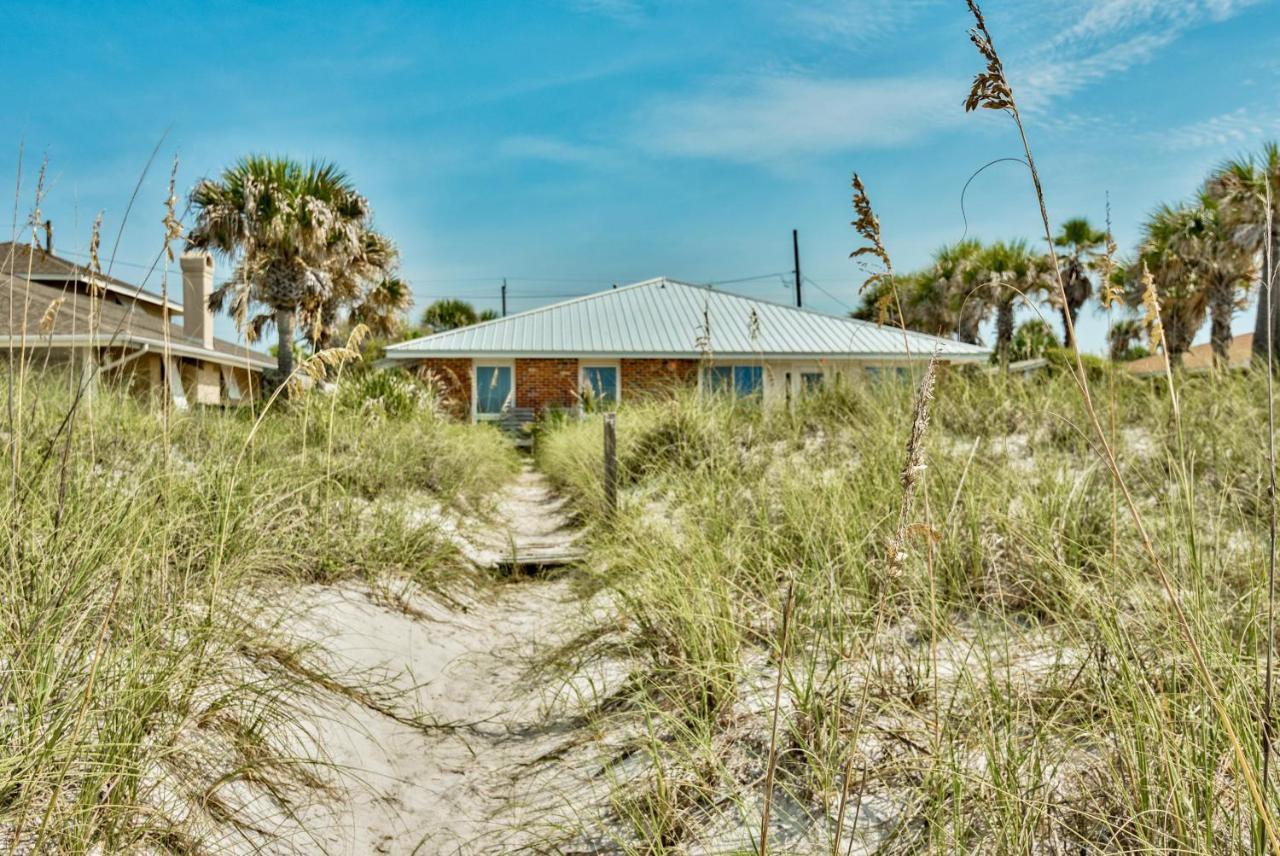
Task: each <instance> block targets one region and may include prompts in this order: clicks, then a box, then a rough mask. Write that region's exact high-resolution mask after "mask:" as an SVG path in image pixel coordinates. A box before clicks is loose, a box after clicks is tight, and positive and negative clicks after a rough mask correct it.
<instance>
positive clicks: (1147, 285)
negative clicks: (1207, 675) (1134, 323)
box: [1142, 261, 1164, 351]
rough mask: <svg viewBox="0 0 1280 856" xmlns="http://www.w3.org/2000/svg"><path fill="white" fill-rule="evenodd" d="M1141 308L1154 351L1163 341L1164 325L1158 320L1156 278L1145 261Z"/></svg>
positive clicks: (1158, 302)
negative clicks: (1143, 311)
mask: <svg viewBox="0 0 1280 856" xmlns="http://www.w3.org/2000/svg"><path fill="white" fill-rule="evenodd" d="M1142 308H1143V309H1144V310H1145V315H1144V317H1143V321H1144V322H1145V323H1146V325H1147V330H1148V331H1149V334H1150V336H1151V350H1153V351H1154V350H1155V349H1156V348H1159V347H1160V345H1161V344H1162V343H1163V342H1164V325H1163V324H1162V323H1161V322H1160V297H1159V295H1158V294H1157V293H1156V278H1155V277H1154V276H1152V275H1151V271H1150V269H1148V268H1147V263H1146V261H1143V263H1142Z"/></svg>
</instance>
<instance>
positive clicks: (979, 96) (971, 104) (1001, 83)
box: [964, 0, 1013, 113]
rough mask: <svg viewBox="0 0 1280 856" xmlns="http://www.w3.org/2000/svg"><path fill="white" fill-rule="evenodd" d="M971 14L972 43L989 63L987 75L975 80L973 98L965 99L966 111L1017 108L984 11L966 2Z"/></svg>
mask: <svg viewBox="0 0 1280 856" xmlns="http://www.w3.org/2000/svg"><path fill="white" fill-rule="evenodd" d="M966 2H967V3H968V4H969V11H970V12H972V13H973V20H974V25H973V27H972V28H970V30H969V40H970V41H972V42H973V45H974V47H976V48H977V49H978V53H980V54H982V57H983V59H985V60H986V61H987V69H986V71H983V72H980V73H978V74H977V75H976V76H975V77H974V78H973V86H972V88H970V90H969V97H968V98H966V99H965V102H964V109H965V112H966V113H968V112H970V111H973V110H976V109H978V108H979V107H984V108H986V109H988V110H1007V109H1009V108H1012V107H1013V90H1012V89H1011V88H1010V87H1009V81H1008V78H1006V77H1005V74H1004V64H1003V63H1002V62H1000V55H999V54H998V53H996V49H995V45H994V44H992V42H991V33H989V32H987V22H986V21H985V20H983V17H982V10H981V9H979V8H978V4H977V3H975V2H974V0H966Z"/></svg>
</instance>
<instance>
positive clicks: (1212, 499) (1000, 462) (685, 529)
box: [538, 369, 1275, 854]
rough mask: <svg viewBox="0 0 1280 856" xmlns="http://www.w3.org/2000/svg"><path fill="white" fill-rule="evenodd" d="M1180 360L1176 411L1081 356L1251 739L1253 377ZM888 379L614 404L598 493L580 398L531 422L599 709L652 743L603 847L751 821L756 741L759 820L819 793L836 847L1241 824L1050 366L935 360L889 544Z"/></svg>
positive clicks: (1160, 843) (1190, 664)
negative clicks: (557, 486)
mask: <svg viewBox="0 0 1280 856" xmlns="http://www.w3.org/2000/svg"><path fill="white" fill-rule="evenodd" d="M1100 371H1102V370H1101V369H1100ZM917 380H918V377H917ZM1177 384H1178V390H1177V391H1178V397H1179V401H1178V403H1179V406H1180V418H1179V417H1178V415H1176V414H1175V410H1174V407H1173V402H1172V400H1171V398H1170V395H1169V393H1168V389H1167V387H1166V386H1165V385H1163V382H1162V383H1159V384H1156V383H1149V382H1146V381H1138V380H1135V379H1133V378H1130V377H1127V376H1123V375H1120V376H1117V375H1115V374H1114V373H1112V372H1111V371H1109V370H1108V371H1105V373H1104V374H1103V375H1101V379H1100V382H1096V383H1095V384H1094V395H1095V401H1096V403H1097V406H1098V408H1099V410H1100V416H1101V421H1102V422H1103V423H1104V426H1106V428H1107V431H1108V433H1109V435H1111V439H1112V442H1113V445H1114V446H1115V447H1116V448H1117V449H1118V450H1119V452H1118V456H1119V460H1120V462H1121V468H1122V472H1123V474H1124V477H1125V479H1126V482H1127V483H1128V484H1129V487H1130V489H1131V490H1132V491H1133V492H1134V494H1135V501H1136V503H1137V504H1138V506H1139V508H1140V509H1141V510H1142V513H1143V515H1144V518H1145V520H1146V523H1147V526H1148V529H1149V531H1150V532H1151V533H1152V537H1153V539H1154V541H1155V548H1156V550H1157V552H1158V554H1159V555H1160V556H1162V557H1163V560H1164V562H1165V565H1166V567H1167V569H1168V571H1169V573H1170V575H1171V577H1172V582H1173V586H1174V590H1175V592H1176V593H1177V596H1178V598H1179V601H1180V602H1181V605H1182V608H1183V610H1184V611H1185V613H1186V616H1187V621H1188V624H1189V626H1190V628H1191V632H1192V633H1193V634H1194V638H1195V640H1196V642H1197V644H1198V645H1199V647H1200V649H1201V651H1202V653H1203V655H1204V658H1205V661H1206V665H1207V668H1208V671H1209V673H1210V675H1211V677H1212V681H1213V684H1212V692H1213V693H1214V694H1215V695H1216V697H1217V698H1218V699H1220V701H1221V703H1222V704H1223V705H1224V707H1225V708H1226V711H1227V715H1228V717H1229V719H1230V721H1231V723H1232V724H1233V726H1234V728H1235V730H1236V732H1237V733H1238V734H1242V735H1246V736H1248V735H1254V737H1253V738H1252V739H1250V740H1248V743H1249V745H1248V747H1247V751H1249V752H1251V753H1252V756H1251V759H1250V760H1251V761H1252V763H1253V764H1254V765H1255V766H1258V765H1259V762H1260V751H1259V748H1258V747H1259V741H1258V739H1257V735H1258V734H1259V728H1260V725H1259V716H1260V714H1259V709H1260V704H1261V699H1262V697H1263V687H1262V683H1263V682H1262V681H1261V677H1260V676H1261V662H1262V661H1261V657H1262V655H1263V652H1264V651H1265V646H1266V642H1267V640H1266V639H1265V632H1264V631H1265V627H1266V609H1267V592H1266V573H1265V569H1266V549H1267V527H1268V509H1269V505H1268V499H1267V494H1266V488H1267V466H1268V465H1267V454H1266V435H1265V429H1264V428H1263V427H1262V426H1265V424H1266V419H1265V408H1266V394H1265V377H1264V376H1263V377H1259V376H1257V375H1252V374H1236V375H1230V376H1227V375H1221V376H1186V377H1182V378H1179V379H1178V381H1177ZM913 407H914V390H913V388H912V386H911V385H908V384H895V383H885V384H880V385H874V384H845V385H841V386H835V387H832V388H829V389H826V390H824V391H823V392H822V393H820V394H818V395H815V396H813V397H810V398H807V399H805V400H804V401H801V402H798V403H797V404H796V406H795V407H793V408H792V409H791V410H778V411H772V412H763V413H762V412H761V411H760V410H759V409H758V408H750V407H742V408H734V407H733V406H731V405H729V404H727V403H724V402H716V403H708V402H699V401H698V400H697V399H696V398H694V397H692V396H691V397H689V398H685V399H678V400H676V401H673V402H663V403H653V404H641V405H636V406H632V407H623V408H622V409H621V410H620V412H619V413H618V417H617V425H618V443H619V461H620V468H621V482H622V484H623V485H625V487H624V490H623V492H622V497H621V505H620V511H619V513H618V514H617V515H616V516H615V517H612V518H610V517H607V516H605V515H604V513H603V508H602V502H601V498H602V491H601V488H600V473H601V467H600V455H601V447H600V439H599V438H600V436H601V427H600V423H599V421H598V420H595V419H586V420H583V421H581V422H577V423H568V424H565V425H562V426H560V427H559V428H558V429H557V430H555V431H552V432H550V433H548V434H547V435H546V436H544V437H543V438H542V440H541V443H540V448H539V453H538V454H539V461H540V464H541V466H542V467H543V468H545V469H546V470H547V471H548V472H549V473H550V474H551V475H552V476H553V477H554V478H555V479H556V480H557V481H558V482H559V483H561V484H562V485H564V486H565V487H566V489H567V490H569V491H570V492H571V493H572V495H573V496H574V497H575V499H576V502H577V503H578V508H579V509H580V512H581V513H582V514H583V516H584V517H586V518H587V519H588V520H590V521H592V522H593V523H594V524H595V525H594V527H593V531H594V533H595V534H594V535H593V538H592V549H593V551H594V559H595V561H592V562H590V563H588V564H589V566H590V567H593V568H596V569H597V572H596V575H595V578H594V580H593V583H594V585H595V586H597V587H599V588H601V589H604V590H605V591H606V592H607V593H608V595H609V598H610V602H611V603H612V605H613V613H614V614H613V616H612V619H613V620H614V622H615V623H616V625H617V627H618V628H619V629H618V630H617V631H616V633H615V636H616V639H615V644H618V645H621V646H622V647H623V648H624V650H626V651H627V652H628V655H629V656H630V657H631V658H632V659H633V661H634V662H636V663H638V664H639V666H638V672H637V674H636V675H634V676H633V681H632V683H631V684H630V689H629V692H628V696H627V702H628V704H627V705H625V712H624V714H622V715H625V716H636V715H639V716H640V721H641V722H643V723H644V728H643V735H644V736H643V737H641V738H639V739H638V741H637V746H636V748H637V749H639V750H640V754H641V755H642V756H644V757H647V758H648V759H649V762H648V767H647V773H646V774H645V775H642V776H639V777H633V778H628V779H626V780H622V779H620V780H619V782H618V785H617V793H616V797H615V799H614V804H615V810H614V813H613V820H614V823H615V824H616V829H615V834H616V838H617V840H618V842H619V844H620V846H622V847H623V849H626V850H632V851H635V852H679V851H680V849H681V848H685V847H690V846H694V845H696V844H698V843H705V842H707V841H710V840H715V841H720V842H724V841H730V840H732V841H735V842H736V844H734V845H733V846H738V847H748V848H749V847H750V846H751V844H750V841H751V838H750V836H749V835H748V833H747V831H748V830H751V831H752V832H751V835H756V834H758V830H759V816H760V806H761V804H762V802H763V800H764V799H765V796H766V795H765V794H763V792H762V782H763V778H762V777H763V771H764V768H765V763H766V761H767V759H768V757H770V755H771V754H772V753H771V751H770V749H771V748H772V749H773V750H774V753H776V757H777V758H778V769H777V775H776V779H775V788H774V790H773V792H772V793H771V794H769V795H768V799H769V800H770V801H772V802H773V803H774V807H775V810H774V815H775V816H776V815H777V806H778V805H779V804H783V803H785V804H786V805H787V806H788V807H789V810H788V812H787V815H788V816H789V817H791V818H793V819H794V818H796V817H800V818H805V819H806V820H804V822H801V823H798V824H795V823H793V824H792V826H791V832H790V833H789V835H790V838H788V833H785V832H777V833H775V834H776V836H777V840H776V843H777V844H778V845H779V846H783V847H784V849H785V847H788V846H789V847H792V848H793V849H795V850H796V851H797V852H814V851H817V852H823V851H830V850H831V848H832V847H833V846H834V845H835V843H836V842H835V836H836V834H837V833H836V826H837V824H836V820H835V819H836V817H837V816H838V815H839V814H840V807H841V805H842V804H843V805H844V807H845V815H846V816H845V820H844V823H843V829H842V830H841V835H842V837H843V843H842V844H841V848H842V849H841V852H843V846H844V845H845V844H847V843H848V842H849V841H850V840H855V841H857V842H859V843H860V845H861V846H864V847H868V848H871V849H875V850H877V851H879V852H885V853H914V852H922V851H924V852H944V851H945V852H957V851H959V852H993V853H1004V852H1027V851H1035V852H1079V851H1081V850H1083V851H1086V852H1094V851H1100V852H1117V853H1118V852H1170V851H1179V852H1193V853H1205V854H1209V853H1222V852H1245V851H1248V850H1250V849H1251V848H1252V847H1253V846H1254V844H1255V840H1254V839H1255V835H1256V832H1257V826H1256V824H1257V823H1258V820H1257V815H1256V812H1255V809H1254V807H1253V804H1252V803H1251V801H1250V798H1249V796H1248V793H1247V791H1246V788H1245V783H1244V781H1243V780H1242V779H1241V778H1240V777H1239V776H1238V775H1237V772H1236V768H1235V767H1234V766H1233V762H1232V751H1233V750H1232V746H1231V741H1230V740H1229V738H1228V736H1227V734H1226V733H1225V730H1224V728H1223V725H1222V722H1221V720H1220V718H1219V717H1218V716H1217V715H1216V714H1215V712H1214V710H1213V707H1212V705H1211V704H1210V699H1209V694H1208V692H1207V691H1206V689H1205V687H1204V686H1203V683H1202V682H1201V681H1200V680H1199V679H1198V677H1197V671H1196V667H1195V663H1194V661H1193V658H1192V654H1191V653H1190V651H1189V650H1188V646H1187V644H1186V641H1185V638H1184V636H1183V635H1182V634H1181V632H1180V631H1179V629H1178V627H1177V625H1176V622H1175V619H1174V616H1173V613H1172V609H1171V603H1170V600H1169V597H1168V596H1167V594H1166V593H1165V591H1164V590H1163V588H1162V587H1161V585H1160V584H1159V581H1158V577H1157V575H1156V572H1155V570H1154V568H1153V567H1152V564H1151V562H1150V561H1149V558H1148V557H1147V554H1146V553H1145V551H1144V549H1143V547H1142V545H1141V543H1140V540H1139V537H1138V535H1137V531H1136V529H1135V526H1134V524H1133V521H1132V518H1131V517H1130V516H1129V515H1128V513H1127V511H1126V510H1125V508H1124V507H1123V505H1122V504H1121V500H1120V498H1119V497H1118V495H1117V492H1116V488H1115V487H1114V486H1113V482H1112V479H1111V476H1110V473H1109V472H1108V471H1107V470H1106V468H1105V466H1104V465H1103V463H1102V462H1101V461H1100V459H1099V456H1098V454H1097V452H1096V438H1094V437H1093V436H1091V434H1090V429H1089V425H1088V417H1087V413H1086V412H1085V410H1084V405H1083V403H1082V401H1081V399H1080V396H1079V394H1078V391H1077V390H1076V389H1075V388H1074V383H1073V379H1072V378H1071V377H1070V376H1069V375H1067V374H1064V373H1048V374H1045V375H1040V376H1034V377H1029V378H1017V377H1015V378H1007V377H1004V376H1000V375H984V374H970V373H966V372H960V371H950V372H943V374H942V376H941V377H940V379H939V383H938V387H937V391H936V395H935V398H934V400H933V403H932V408H931V414H930V415H931V418H932V424H931V426H930V428H929V430H928V432H927V434H926V435H925V436H926V444H927V446H926V452H925V464H926V469H925V471H924V478H923V482H922V483H921V484H920V485H919V487H918V488H917V496H916V501H915V503H914V507H913V508H912V509H911V510H910V512H909V518H910V520H909V522H910V526H909V528H908V530H907V533H908V539H907V544H908V550H907V557H906V559H905V561H903V562H901V563H897V562H893V561H890V559H889V556H888V555H887V549H886V548H887V545H888V544H889V543H890V539H891V538H892V537H893V536H894V534H895V530H896V528H897V526H898V522H899V515H900V509H901V506H902V502H903V488H902V483H901V472H902V468H903V465H904V461H905V460H906V448H905V447H906V442H907V435H908V433H909V428H910V426H911V423H912V421H913V418H914V415H913ZM788 588H790V589H791V590H792V591H793V592H794V604H795V605H794V619H793V620H794V626H793V633H792V641H791V643H790V644H789V645H788V646H787V650H786V653H784V652H783V651H782V646H781V644H780V623H781V615H782V610H783V602H784V598H785V592H786V591H787V590H788ZM779 670H781V680H782V688H783V692H782V699H783V701H782V707H781V714H782V716H781V728H780V733H779V739H778V741H777V745H775V746H773V747H770V745H769V739H768V733H769V730H768V728H769V714H770V713H771V711H772V691H771V687H772V684H773V681H774V680H775V679H776V678H777V675H778V674H779ZM614 708H615V709H616V708H617V705H616V704H615V705H614ZM602 715H606V714H604V713H602ZM608 715H614V714H608ZM691 771H692V772H691ZM695 773H696V775H695ZM1272 798H1273V801H1274V798H1275V793H1274V789H1272ZM1273 804H1274V802H1273ZM855 818H856V820H855ZM726 828H730V829H738V830H740V834H739V835H738V837H737V838H734V837H733V836H732V835H730V836H729V838H725V837H724V835H725V833H724V830H725V829H726ZM655 830H657V832H655ZM717 836H718V837H717Z"/></svg>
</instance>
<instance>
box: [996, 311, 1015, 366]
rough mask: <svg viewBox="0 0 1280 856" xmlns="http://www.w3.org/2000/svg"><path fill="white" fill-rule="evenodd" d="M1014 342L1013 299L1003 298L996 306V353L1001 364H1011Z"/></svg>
mask: <svg viewBox="0 0 1280 856" xmlns="http://www.w3.org/2000/svg"><path fill="white" fill-rule="evenodd" d="M1012 343H1013V301H1012V300H1001V301H1000V305H999V306H997V307H996V354H997V355H998V356H999V358H1000V365H1002V366H1008V365H1009V346H1010V345H1011V344H1012Z"/></svg>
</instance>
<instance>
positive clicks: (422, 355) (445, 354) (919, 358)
mask: <svg viewBox="0 0 1280 856" xmlns="http://www.w3.org/2000/svg"><path fill="white" fill-rule="evenodd" d="M932 356H933V351H925V350H921V351H912V352H911V353H909V354H904V353H901V352H893V351H891V352H885V353H878V352H877V353H873V352H870V351H859V352H856V353H848V352H845V353H839V354H833V353H825V352H824V353H800V352H795V353H768V354H761V353H727V352H719V351H717V352H715V353H712V354H710V355H704V354H700V353H696V352H687V353H674V354H673V353H617V352H608V353H606V352H601V353H595V352H581V351H572V352H568V351H425V350H424V351H410V350H398V351H395V352H392V351H390V350H388V351H387V353H386V356H385V357H384V358H383V359H384V360H387V361H392V362H407V361H409V360H423V359H453V360H515V359H526V360H702V359H704V358H705V359H710V360H711V362H721V361H725V360H736V361H743V360H845V361H855V362H863V361H870V360H910V361H913V362H926V361H928V360H929V358H930V357H932ZM938 359H940V360H943V361H945V362H984V361H986V360H989V359H991V352H990V351H979V352H977V353H962V354H948V353H945V352H943V353H940V354H939V355H938Z"/></svg>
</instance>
